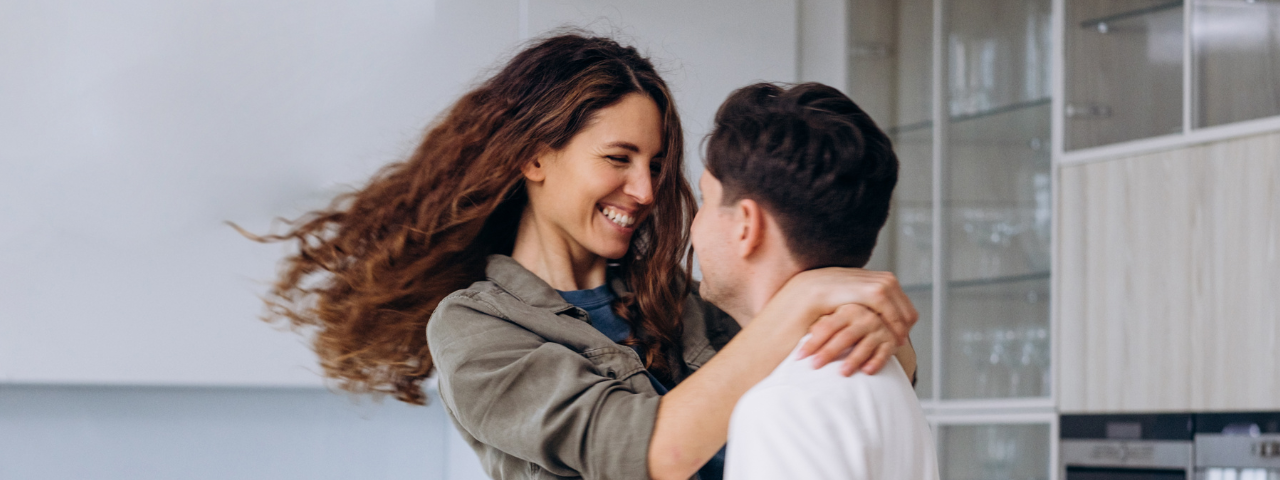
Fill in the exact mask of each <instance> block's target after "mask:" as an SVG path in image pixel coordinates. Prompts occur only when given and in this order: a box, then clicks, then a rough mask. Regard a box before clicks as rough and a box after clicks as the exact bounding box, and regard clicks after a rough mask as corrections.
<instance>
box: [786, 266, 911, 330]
mask: <svg viewBox="0 0 1280 480" xmlns="http://www.w3.org/2000/svg"><path fill="white" fill-rule="evenodd" d="M787 287H789V288H784V289H786V290H793V291H799V292H811V293H813V294H814V295H810V296H809V297H808V298H809V300H808V301H807V302H809V303H810V304H807V305H804V306H805V307H810V308H815V309H817V311H818V313H819V314H829V313H832V312H834V311H835V310H836V309H837V308H838V307H840V306H841V305H844V304H851V303H852V304H858V305H862V306H864V307H866V308H868V309H870V310H871V311H873V312H875V313H877V314H879V315H880V316H881V317H882V318H883V319H884V322H885V324H886V325H888V327H889V328H890V329H891V330H893V332H894V334H895V335H896V336H897V337H898V339H899V341H901V342H905V341H906V338H907V335H908V334H909V333H910V332H911V327H912V326H914V325H915V323H916V320H918V319H919V315H918V314H917V313H916V310H915V307H913V306H912V305H911V300H910V299H908V298H907V294H906V293H905V292H903V291H902V286H901V285H899V283H898V277H897V276H895V275H894V274H892V273H889V272H877V271H871V270H864V269H861V268H840V267H828V268H820V269H816V270H809V271H806V272H802V273H800V274H798V275H796V276H795V277H793V278H792V279H791V280H789V281H788V282H787Z"/></svg>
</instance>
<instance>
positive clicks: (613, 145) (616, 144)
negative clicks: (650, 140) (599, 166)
mask: <svg viewBox="0 0 1280 480" xmlns="http://www.w3.org/2000/svg"><path fill="white" fill-rule="evenodd" d="M604 148H621V149H624V150H630V151H632V152H635V153H640V147H637V146H636V144H634V143H631V142H624V141H621V140H619V141H616V142H610V143H609V144H608V145H605V146H604Z"/></svg>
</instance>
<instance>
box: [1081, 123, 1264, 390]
mask: <svg viewBox="0 0 1280 480" xmlns="http://www.w3.org/2000/svg"><path fill="white" fill-rule="evenodd" d="M1276 152H1280V132H1272V133H1269V134H1262V135H1253V136H1248V137H1243V138H1238V139H1233V140H1227V141H1221V142H1214V143H1209V144H1204V145H1199V146H1195V147H1190V148H1183V149H1177V150H1172V151H1162V152H1154V153H1147V154H1142V155H1134V156H1129V157H1125V158H1120V159H1116V160H1111V161H1105V162H1093V163H1087V164H1080V165H1067V166H1063V167H1062V170H1061V174H1060V178H1061V185H1060V195H1061V208H1060V209H1059V212H1060V213H1061V215H1060V216H1059V221H1060V222H1061V226H1060V228H1059V231H1060V232H1061V238H1059V245H1060V247H1059V256H1060V259H1059V265H1061V268H1060V270H1059V271H1058V272H1056V273H1057V274H1058V275H1059V278H1060V283H1061V285H1060V294H1059V296H1058V299H1059V300H1058V303H1057V306H1058V308H1059V312H1058V319H1059V321H1058V326H1059V328H1058V333H1059V339H1058V341H1059V345H1060V354H1059V361H1060V363H1059V365H1060V366H1059V368H1058V371H1059V373H1060V376H1061V379H1060V384H1059V388H1060V390H1059V391H1060V392H1061V394H1060V395H1059V408H1060V409H1061V410H1062V411H1064V412H1078V413H1099V412H1145V411H1204V410H1217V411H1230V410H1269V409H1275V408H1276V407H1277V402H1280V381H1277V380H1276V379H1278V378H1280V197H1278V196H1277V193H1278V192H1280V158H1277V153H1276Z"/></svg>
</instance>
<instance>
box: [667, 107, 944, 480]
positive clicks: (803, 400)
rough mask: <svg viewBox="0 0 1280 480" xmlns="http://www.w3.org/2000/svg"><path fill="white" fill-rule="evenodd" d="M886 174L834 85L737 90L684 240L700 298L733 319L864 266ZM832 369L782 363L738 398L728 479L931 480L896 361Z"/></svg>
mask: <svg viewBox="0 0 1280 480" xmlns="http://www.w3.org/2000/svg"><path fill="white" fill-rule="evenodd" d="M897 172H898V161H897V158H896V156H895V155H894V153H893V149H892V147H891V145H890V142H889V139H888V137H886V136H885V134H884V132H882V131H880V129H879V128H878V127H877V126H876V124H875V122H873V121H872V120H871V118H870V117H869V116H867V114H866V113H865V112H863V111H862V109H860V108H859V107H858V106H857V105H856V104H855V103H854V102H853V101H852V100H849V98H848V97H846V96H844V95H843V94H841V93H840V92H839V91H837V90H836V89H834V88H831V87H828V86H825V85H820V84H814V83H809V84H801V85H797V86H794V87H791V88H789V89H784V88H782V87H779V86H776V85H772V84H757V85H752V86H749V87H746V88H743V89H740V90H738V91H736V92H734V93H733V94H732V95H731V96H730V97H729V99H728V100H726V101H725V103H724V104H723V105H722V106H721V107H720V110H719V112H717V114H716V125H715V129H714V131H713V132H712V134H711V136H710V138H709V140H708V143H707V155H706V170H705V171H704V172H703V173H702V178H701V179H700V181H699V185H700V187H701V191H702V196H703V206H702V208H701V210H700V211H699V212H698V215H697V217H695V219H694V222H693V230H692V239H693V246H694V249H695V251H697V253H698V257H699V265H700V266H701V269H702V275H703V280H702V284H701V287H700V292H701V294H702V296H703V297H704V298H705V299H707V300H708V301H710V302H712V303H714V304H716V305H717V306H719V307H720V308H721V309H723V310H724V311H725V312H727V313H729V314H730V315H732V316H733V317H734V318H735V319H737V320H738V322H739V323H743V322H747V321H750V319H751V318H752V317H754V316H755V315H756V313H757V312H758V311H759V310H760V309H761V308H763V307H764V305H765V304H766V303H767V302H768V300H769V299H770V298H771V297H772V296H773V295H774V294H775V293H777V292H778V290H779V289H781V288H782V286H783V285H784V284H785V283H786V282H787V280H788V279H790V278H791V277H792V276H794V275H796V274H798V273H800V272H803V271H805V270H811V269H815V268H820V267H828V266H842V267H862V266H863V265H865V264H866V263H867V260H868V259H870V257H871V251H872V249H873V248H874V247H875V242H876V236H877V234H878V233H879V230H880V228H881V227H882V226H884V223H885V220H886V219H887V217H888V214H889V201H890V197H891V196H892V193H893V187H894V185H895V183H896V182H897V175H898V173H897ZM859 308H860V307H859ZM802 343H803V342H802ZM839 368H840V366H839V364H838V363H832V364H829V365H827V366H825V367H823V368H820V369H816V370H815V369H814V368H812V366H811V362H810V361H809V360H808V359H797V358H796V355H793V356H791V357H789V358H788V359H787V360H784V361H783V363H782V364H781V365H779V366H778V368H777V369H776V370H774V372H773V373H772V374H770V375H769V376H768V377H767V378H765V379H764V380H763V381H761V382H760V383H759V384H757V385H756V386H755V387H754V388H752V389H751V390H750V391H748V392H747V394H746V395H744V396H743V397H742V399H741V400H739V401H738V404H737V406H736V407H735V409H734V412H733V416H732V419H731V421H730V427H729V441H728V454H727V466H726V472H725V478H728V479H732V480H754V479H762V480H763V479H787V478H797V479H799V478H803V479H936V478H938V470H937V462H936V458H935V455H934V451H933V440H932V435H931V434H930V431H929V427H928V424H927V423H926V422H925V419H924V415H923V413H922V412H921V411H920V405H919V402H918V401H917V399H916V396H915V393H914V391H913V390H912V387H911V383H910V381H909V380H908V378H907V376H906V374H905V372H904V370H903V368H902V366H901V364H900V363H899V362H898V360H896V359H892V358H891V359H890V360H889V363H888V364H887V365H886V366H885V367H884V368H883V369H882V370H881V371H880V372H879V373H877V374H875V375H866V374H863V373H857V374H854V375H853V376H852V377H845V376H844V375H841V373H840V372H839V370H838V369H839Z"/></svg>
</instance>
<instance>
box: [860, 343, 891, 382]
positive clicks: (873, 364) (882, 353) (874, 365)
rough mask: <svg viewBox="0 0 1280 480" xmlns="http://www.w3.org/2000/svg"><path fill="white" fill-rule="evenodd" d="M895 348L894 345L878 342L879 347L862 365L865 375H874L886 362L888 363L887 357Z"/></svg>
mask: <svg viewBox="0 0 1280 480" xmlns="http://www.w3.org/2000/svg"><path fill="white" fill-rule="evenodd" d="M897 349H898V348H897V347H896V346H894V345H891V344H888V343H882V344H880V348H878V349H876V353H875V355H872V356H871V359H870V360H867V363H866V365H863V366H862V372H863V373H865V374H867V375H875V374H876V372H879V371H880V369H882V368H884V365H885V364H886V363H889V357H892V356H893V354H894V353H895V352H894V351H895V350H897Z"/></svg>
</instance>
